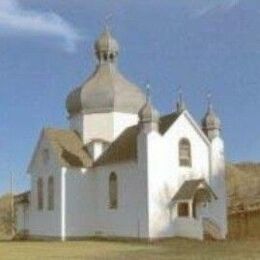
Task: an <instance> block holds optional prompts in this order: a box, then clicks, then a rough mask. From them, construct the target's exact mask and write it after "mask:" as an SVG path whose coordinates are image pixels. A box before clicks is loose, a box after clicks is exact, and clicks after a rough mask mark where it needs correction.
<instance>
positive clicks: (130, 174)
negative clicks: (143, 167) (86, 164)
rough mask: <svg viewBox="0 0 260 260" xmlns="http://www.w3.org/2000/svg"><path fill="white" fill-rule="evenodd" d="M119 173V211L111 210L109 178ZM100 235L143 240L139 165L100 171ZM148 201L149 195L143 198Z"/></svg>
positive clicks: (111, 166)
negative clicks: (146, 198)
mask: <svg viewBox="0 0 260 260" xmlns="http://www.w3.org/2000/svg"><path fill="white" fill-rule="evenodd" d="M111 172H115V173H116V175H117V180H118V207H117V209H110V208H109V175H110V173H111ZM95 176H96V184H97V186H96V191H97V196H96V199H97V201H96V203H97V214H96V221H97V226H96V230H95V234H96V235H101V236H118V237H142V235H143V234H142V226H141V224H142V223H141V220H140V218H141V216H140V208H143V206H144V205H143V203H142V201H140V195H141V194H142V193H143V192H142V190H140V182H139V173H138V169H137V164H136V163H135V162H126V163H120V164H117V165H108V166H107V167H99V168H97V169H96V174H95ZM142 195H143V196H142V197H144V196H145V194H144V193H143V194H142Z"/></svg>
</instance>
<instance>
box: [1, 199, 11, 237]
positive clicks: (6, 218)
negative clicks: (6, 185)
mask: <svg viewBox="0 0 260 260" xmlns="http://www.w3.org/2000/svg"><path fill="white" fill-rule="evenodd" d="M10 198H11V197H10V195H4V196H2V197H1V198H0V240H1V238H4V237H5V238H6V237H7V236H8V234H10V226H11V225H10V224H11V223H10V219H11V217H10V215H11V210H10Z"/></svg>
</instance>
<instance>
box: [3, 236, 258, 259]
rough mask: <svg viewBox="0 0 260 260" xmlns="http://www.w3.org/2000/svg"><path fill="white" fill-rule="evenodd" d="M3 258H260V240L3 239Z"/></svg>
mask: <svg viewBox="0 0 260 260" xmlns="http://www.w3.org/2000/svg"><path fill="white" fill-rule="evenodd" d="M0 259H4V260H9V259H15V260H16V259H18V260H30V259H37V260H40V259H113V260H117V259H131V260H135V259H138V260H139V259H176V260H178V259H189V260H190V259H191V260H197V259H198V260H204V259H205V260H207V259H210V260H215V259H221V260H225V259H237V260H240V259H241V260H245V259H246V260H250V259H260V241H257V240H238V241H232V240H231V241H225V242H215V241H206V242H199V241H192V240H185V239H173V240H169V241H164V242H157V243H153V244H146V243H137V242H128V243H126V242H108V241H85V242H65V243H62V242H0Z"/></svg>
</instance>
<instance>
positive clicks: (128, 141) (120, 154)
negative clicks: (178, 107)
mask: <svg viewBox="0 0 260 260" xmlns="http://www.w3.org/2000/svg"><path fill="white" fill-rule="evenodd" d="M178 116H179V114H177V113H172V114H169V115H166V116H163V117H161V118H160V121H159V131H160V133H161V134H164V133H165V132H166V131H167V130H168V129H169V127H170V126H171V125H172V124H173V123H174V122H175V121H176V119H177V118H178ZM137 135H138V126H137V125H135V126H132V127H129V128H127V129H126V130H125V131H124V132H123V133H122V134H121V135H120V136H119V137H118V138H117V139H116V140H115V141H114V142H113V143H112V144H111V145H110V146H109V148H108V149H107V150H106V151H105V152H104V153H103V154H102V155H101V156H100V158H99V159H98V160H97V161H96V162H94V166H102V165H106V164H113V163H117V162H121V161H128V160H135V159H136V158H137Z"/></svg>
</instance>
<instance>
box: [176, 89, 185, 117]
mask: <svg viewBox="0 0 260 260" xmlns="http://www.w3.org/2000/svg"><path fill="white" fill-rule="evenodd" d="M177 91H178V99H177V113H178V114H180V113H182V112H183V111H184V110H186V105H185V103H184V100H183V94H182V87H181V86H179V87H178V90H177Z"/></svg>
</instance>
